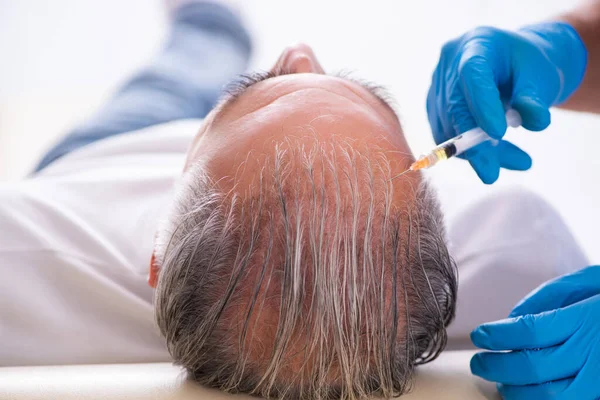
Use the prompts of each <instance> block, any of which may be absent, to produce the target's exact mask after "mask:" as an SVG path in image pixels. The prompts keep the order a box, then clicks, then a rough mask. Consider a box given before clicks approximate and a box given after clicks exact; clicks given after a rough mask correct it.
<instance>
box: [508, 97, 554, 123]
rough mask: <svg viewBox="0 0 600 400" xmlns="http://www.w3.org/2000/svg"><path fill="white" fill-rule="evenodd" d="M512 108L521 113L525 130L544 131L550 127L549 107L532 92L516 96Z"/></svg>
mask: <svg viewBox="0 0 600 400" xmlns="http://www.w3.org/2000/svg"><path fill="white" fill-rule="evenodd" d="M511 106H512V108H514V109H515V110H517V111H518V112H519V115H520V116H521V119H522V120H523V121H522V123H521V125H522V126H523V128H525V129H527V130H529V131H542V130H544V129H546V128H547V127H548V125H550V109H549V107H548V106H547V105H546V104H545V103H544V102H543V101H542V100H541V99H540V98H539V97H538V96H536V95H535V93H533V92H531V91H527V90H524V91H521V92H518V93H516V94H514V95H513V98H512V101H511Z"/></svg>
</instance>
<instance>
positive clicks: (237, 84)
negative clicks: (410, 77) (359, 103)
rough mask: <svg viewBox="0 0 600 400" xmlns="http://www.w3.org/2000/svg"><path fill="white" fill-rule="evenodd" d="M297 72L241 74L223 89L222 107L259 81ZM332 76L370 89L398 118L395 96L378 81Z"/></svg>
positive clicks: (340, 74) (347, 74)
mask: <svg viewBox="0 0 600 400" xmlns="http://www.w3.org/2000/svg"><path fill="white" fill-rule="evenodd" d="M292 74H295V72H291V71H287V70H279V71H276V72H273V71H257V72H251V73H248V74H241V75H238V76H237V77H236V78H234V79H233V80H232V81H231V82H230V83H229V84H227V86H225V89H224V91H223V96H222V97H221V100H220V101H219V104H220V105H221V107H223V108H225V107H228V106H229V105H231V104H232V103H233V102H234V101H235V100H236V99H238V98H239V97H241V96H242V95H243V94H244V93H245V92H246V91H247V90H248V89H250V88H251V87H252V86H254V85H256V84H257V83H259V82H263V81H266V80H267V79H271V78H275V77H278V76H283V75H292ZM330 76H334V77H337V78H341V79H345V80H347V81H349V82H352V83H355V84H357V85H359V86H362V87H363V88H364V89H366V90H367V91H369V93H371V94H372V95H373V96H375V98H376V99H377V100H379V102H381V103H382V104H383V105H385V106H386V107H387V108H388V109H389V110H390V111H392V112H393V113H394V115H396V118H398V113H397V112H396V103H395V101H394V99H393V97H392V96H391V95H390V92H389V91H388V90H387V89H386V88H385V87H384V86H381V85H378V84H376V83H373V82H370V81H367V80H364V79H360V78H356V77H354V76H352V74H351V72H349V71H339V72H336V73H333V74H331V75H330Z"/></svg>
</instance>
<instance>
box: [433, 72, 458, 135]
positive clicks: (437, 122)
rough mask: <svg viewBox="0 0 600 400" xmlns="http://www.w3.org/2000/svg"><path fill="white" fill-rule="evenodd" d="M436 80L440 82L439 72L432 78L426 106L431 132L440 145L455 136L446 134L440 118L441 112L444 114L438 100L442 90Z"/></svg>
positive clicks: (449, 133)
mask: <svg viewBox="0 0 600 400" xmlns="http://www.w3.org/2000/svg"><path fill="white" fill-rule="evenodd" d="M436 80H439V76H438V71H437V70H436V72H435V73H434V75H433V77H432V83H431V86H430V87H429V92H428V93H427V103H426V106H427V117H428V119H429V125H430V126H431V132H432V133H433V138H434V140H435V142H436V144H440V143H442V142H444V141H446V140H448V139H450V138H451V137H452V136H453V135H452V133H451V132H448V134H446V132H445V130H444V125H443V123H442V120H441V118H440V115H441V114H440V112H442V110H439V109H438V108H439V107H440V106H439V104H438V98H439V96H440V93H438V91H439V88H440V84H439V83H436V82H435V81H436Z"/></svg>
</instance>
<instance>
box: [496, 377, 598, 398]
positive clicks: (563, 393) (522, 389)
mask: <svg viewBox="0 0 600 400" xmlns="http://www.w3.org/2000/svg"><path fill="white" fill-rule="evenodd" d="M572 383H573V379H571V378H569V379H563V380H559V381H554V382H546V383H542V384H540V385H530V386H518V385H503V384H499V385H498V392H499V393H500V395H501V396H502V398H503V399H505V400H533V399H540V400H542V399H552V400H570V399H574V398H577V399H580V400H583V398H580V397H568V396H571V394H569V387H570V385H571V384H572ZM590 400H592V399H590Z"/></svg>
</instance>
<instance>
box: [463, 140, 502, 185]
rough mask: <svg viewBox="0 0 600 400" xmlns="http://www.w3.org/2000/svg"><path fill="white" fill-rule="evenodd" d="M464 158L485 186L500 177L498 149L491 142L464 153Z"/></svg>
mask: <svg viewBox="0 0 600 400" xmlns="http://www.w3.org/2000/svg"><path fill="white" fill-rule="evenodd" d="M464 158H466V159H467V160H469V164H471V167H473V169H474V170H475V172H476V173H477V176H479V179H481V181H482V182H483V183H485V184H487V185H491V184H492V183H494V182H496V181H497V180H498V176H500V160H499V159H498V149H497V148H495V147H494V146H493V145H492V143H491V142H484V143H481V144H480V145H478V146H475V147H474V148H472V149H470V150H469V151H467V152H465V154H464Z"/></svg>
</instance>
